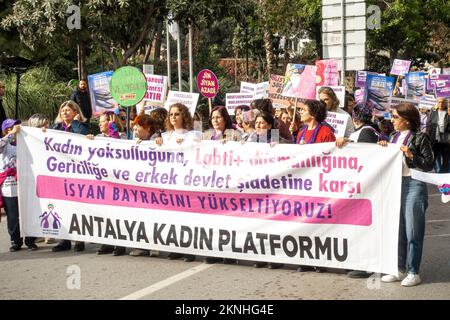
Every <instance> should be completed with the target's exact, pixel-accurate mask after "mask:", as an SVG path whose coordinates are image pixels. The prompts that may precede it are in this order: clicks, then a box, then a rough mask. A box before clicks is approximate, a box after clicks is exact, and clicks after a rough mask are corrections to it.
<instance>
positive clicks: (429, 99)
mask: <svg viewBox="0 0 450 320" xmlns="http://www.w3.org/2000/svg"><path fill="white" fill-rule="evenodd" d="M435 105H436V98H435V96H434V95H431V94H426V95H423V96H422V97H421V98H420V102H419V108H423V109H428V110H430V109H432V108H433V107H434V106H435Z"/></svg>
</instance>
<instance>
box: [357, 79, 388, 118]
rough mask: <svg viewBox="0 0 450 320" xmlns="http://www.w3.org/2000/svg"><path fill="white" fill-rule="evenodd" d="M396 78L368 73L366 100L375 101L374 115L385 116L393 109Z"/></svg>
mask: <svg viewBox="0 0 450 320" xmlns="http://www.w3.org/2000/svg"><path fill="white" fill-rule="evenodd" d="M393 89H394V78H393V77H386V76H380V75H373V74H368V75H367V80H366V87H365V89H364V94H365V97H364V101H368V102H371V103H373V106H374V108H375V109H374V115H376V116H384V115H385V113H389V111H390V109H391V98H392V90H393Z"/></svg>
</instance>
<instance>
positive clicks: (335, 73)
mask: <svg viewBox="0 0 450 320" xmlns="http://www.w3.org/2000/svg"><path fill="white" fill-rule="evenodd" d="M316 67H317V71H316V85H317V86H338V85H339V69H338V67H339V60H334V59H327V60H317V61H316Z"/></svg>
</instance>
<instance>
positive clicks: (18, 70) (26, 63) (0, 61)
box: [0, 57, 33, 119]
mask: <svg viewBox="0 0 450 320" xmlns="http://www.w3.org/2000/svg"><path fill="white" fill-rule="evenodd" d="M32 64H33V61H31V60H28V59H25V58H22V57H0V70H3V69H6V70H7V71H9V72H13V73H15V74H16V106H15V119H18V118H19V86H20V75H21V74H22V73H25V72H26V71H27V70H28V68H29V67H30V66H31V65H32Z"/></svg>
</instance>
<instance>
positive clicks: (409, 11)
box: [367, 0, 427, 64]
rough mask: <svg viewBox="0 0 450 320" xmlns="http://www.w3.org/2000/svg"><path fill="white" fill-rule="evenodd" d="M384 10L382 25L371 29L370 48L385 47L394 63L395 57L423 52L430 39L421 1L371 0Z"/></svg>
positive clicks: (378, 51)
mask: <svg viewBox="0 0 450 320" xmlns="http://www.w3.org/2000/svg"><path fill="white" fill-rule="evenodd" d="M372 2H374V3H375V4H377V5H378V6H379V7H380V9H381V12H382V16H381V28H380V29H379V30H372V31H370V32H369V33H368V42H367V44H368V50H370V51H375V52H377V53H380V52H383V51H385V52H386V53H387V56H388V57H389V59H390V61H391V64H392V62H393V61H394V59H396V58H403V59H411V58H413V57H415V56H420V55H421V54H422V53H423V49H424V45H423V44H424V43H426V41H427V33H426V32H424V30H425V17H424V15H423V10H422V3H421V2H422V1H420V0H409V1H407V2H406V1H401V0H394V1H372Z"/></svg>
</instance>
